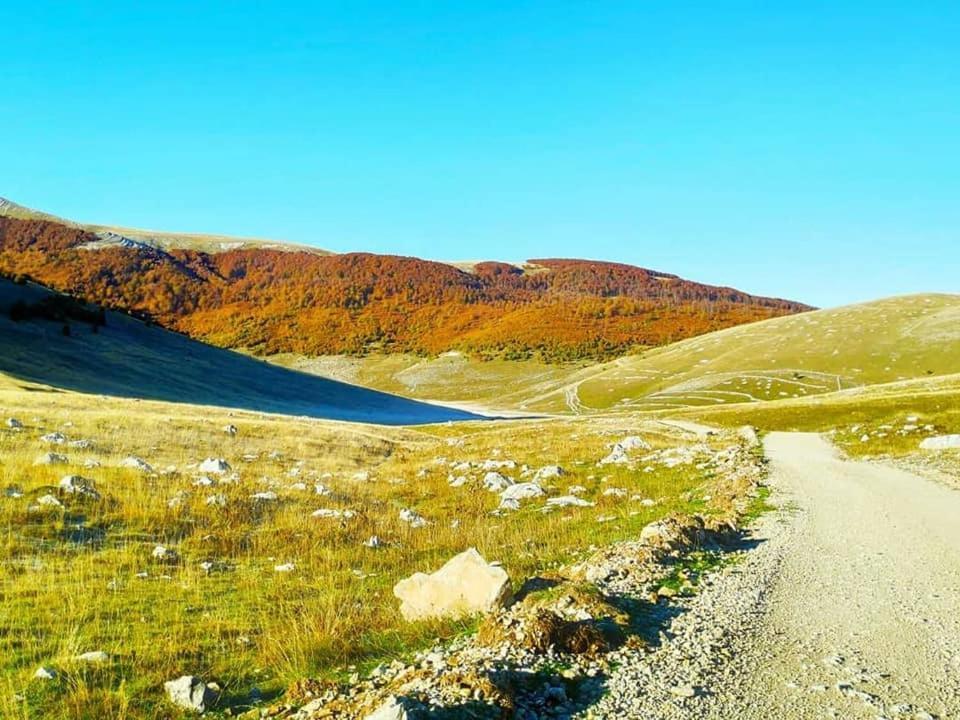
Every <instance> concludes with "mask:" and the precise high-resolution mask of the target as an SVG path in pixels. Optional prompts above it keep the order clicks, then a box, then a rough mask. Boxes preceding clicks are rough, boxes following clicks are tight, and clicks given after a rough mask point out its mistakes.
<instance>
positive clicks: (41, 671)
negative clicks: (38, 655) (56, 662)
mask: <svg viewBox="0 0 960 720" xmlns="http://www.w3.org/2000/svg"><path fill="white" fill-rule="evenodd" d="M33 677H34V679H36V680H56V679H57V671H56V670H54V669H53V668H52V667H47V666H46V665H41V666H40V667H38V668H37V671H36V672H35V673H34V674H33Z"/></svg>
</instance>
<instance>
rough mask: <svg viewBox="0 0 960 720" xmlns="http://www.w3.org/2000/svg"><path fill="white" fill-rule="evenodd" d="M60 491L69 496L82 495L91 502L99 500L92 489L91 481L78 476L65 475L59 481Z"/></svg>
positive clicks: (98, 494) (97, 494)
mask: <svg viewBox="0 0 960 720" xmlns="http://www.w3.org/2000/svg"><path fill="white" fill-rule="evenodd" d="M60 490H61V491H63V492H65V493H68V494H70V495H83V496H84V497H88V498H91V499H92V500H99V499H100V493H98V492H97V491H96V490H95V489H94V487H93V481H92V480H87V479H86V478H82V477H80V476H79V475H65V476H64V477H63V478H61V480H60Z"/></svg>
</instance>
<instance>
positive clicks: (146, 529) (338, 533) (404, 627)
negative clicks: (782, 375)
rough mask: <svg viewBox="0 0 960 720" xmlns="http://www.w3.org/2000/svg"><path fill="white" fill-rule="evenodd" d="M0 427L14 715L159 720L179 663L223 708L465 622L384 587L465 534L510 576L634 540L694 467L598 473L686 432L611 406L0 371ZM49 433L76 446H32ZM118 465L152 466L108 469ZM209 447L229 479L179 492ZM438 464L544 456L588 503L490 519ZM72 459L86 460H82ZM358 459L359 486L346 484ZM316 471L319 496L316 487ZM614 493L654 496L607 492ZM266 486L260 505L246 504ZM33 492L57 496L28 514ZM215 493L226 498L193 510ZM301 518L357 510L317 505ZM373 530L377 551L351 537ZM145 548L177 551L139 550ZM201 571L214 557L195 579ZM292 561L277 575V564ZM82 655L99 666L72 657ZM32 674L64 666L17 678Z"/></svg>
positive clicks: (681, 491) (3, 631) (682, 504)
mask: <svg viewBox="0 0 960 720" xmlns="http://www.w3.org/2000/svg"><path fill="white" fill-rule="evenodd" d="M8 417H16V418H18V419H19V420H21V421H22V422H23V424H24V426H25V427H24V428H23V429H22V430H17V431H15V430H11V429H8V428H6V427H5V426H4V427H3V428H2V429H0V492H2V493H3V495H2V496H0V528H2V530H3V536H2V545H0V560H2V563H0V567H2V574H0V591H2V593H3V603H2V605H0V648H2V650H3V655H2V657H3V661H2V663H3V677H4V681H3V684H4V687H2V688H0V715H2V716H3V717H11V718H39V717H44V718H47V717H65V718H101V717H127V718H160V717H170V716H171V714H173V715H175V714H176V713H175V711H173V710H172V709H171V708H170V707H169V706H168V705H167V704H166V702H165V700H164V698H163V691H162V683H163V681H165V680H168V679H171V678H174V677H177V676H179V675H181V674H185V673H191V674H197V675H201V676H204V677H206V678H208V679H213V680H216V681H217V682H219V683H220V684H221V685H222V686H223V688H224V698H225V699H224V702H223V707H226V706H228V705H231V704H232V705H234V706H237V705H242V704H243V703H244V702H246V699H247V697H248V696H249V694H250V693H251V691H252V690H254V688H257V689H258V690H259V691H260V692H261V693H262V694H263V696H264V697H265V698H267V699H269V698H270V697H271V696H273V695H275V694H276V693H278V692H279V691H281V690H282V688H283V687H285V686H286V685H287V684H288V683H289V682H290V681H292V680H295V679H297V678H300V677H303V676H305V675H311V674H327V673H333V672H336V671H337V669H338V668H343V667H345V666H348V665H351V664H358V663H363V662H368V661H373V660H376V659H380V658H384V657H389V656H391V655H396V654H400V653H404V652H405V651H407V650H409V649H411V648H413V647H416V646H418V645H422V644H424V643H427V642H429V641H431V640H432V639H433V638H435V637H445V636H449V635H451V634H453V633H457V632H462V631H463V630H464V629H465V628H467V627H469V623H462V622H461V623H420V624H412V625H410V624H405V623H403V622H402V620H401V619H400V617H399V614H398V612H397V601H396V600H395V599H394V598H393V597H392V593H391V588H392V586H393V584H394V583H395V582H396V580H398V579H399V578H401V577H403V576H406V575H408V574H410V573H411V572H412V571H414V570H429V569H433V568H435V567H437V566H438V565H439V564H440V563H441V562H442V561H444V560H445V559H447V558H449V557H450V556H451V555H452V554H454V553H457V552H460V551H462V550H463V549H465V548H466V547H469V546H476V547H477V548H478V549H479V550H480V551H481V552H482V553H483V554H484V555H485V556H486V557H487V558H488V559H491V560H494V559H496V560H500V561H502V562H503V563H504V565H505V566H506V567H507V568H508V570H509V571H510V572H511V575H512V576H513V577H514V578H515V579H516V580H517V581H518V582H519V581H522V580H523V579H524V578H525V577H527V576H529V575H530V574H533V573H535V572H539V571H542V570H545V569H548V568H551V567H555V566H556V565H558V564H560V563H563V562H568V561H570V560H572V559H575V558H576V557H579V556H580V555H581V554H582V553H584V552H587V551H588V550H589V549H590V547H591V546H597V545H602V544H605V543H608V542H612V541H614V540H617V539H620V538H623V537H630V536H634V535H635V534H636V533H637V532H638V531H639V529H640V528H641V527H642V526H643V525H644V524H646V523H647V522H650V521H651V520H653V519H655V518H657V517H660V516H662V515H664V514H666V513H668V512H672V511H676V510H682V511H692V510H694V509H703V508H704V507H705V503H704V502H703V501H702V500H698V499H697V497H698V496H699V495H700V494H701V493H691V491H693V490H696V489H697V488H699V487H701V486H703V485H705V484H706V483H707V482H708V481H709V476H710V471H709V469H697V468H696V467H695V466H694V465H692V464H690V465H683V466H680V467H676V468H672V469H668V468H666V467H662V466H657V468H656V470H655V471H652V472H646V473H645V472H640V471H631V470H628V469H626V468H623V467H604V468H597V467H596V466H595V463H596V461H597V459H599V458H600V457H602V456H604V455H605V454H606V453H607V446H608V445H609V444H610V443H612V442H614V441H616V440H618V439H620V438H622V437H623V436H625V435H630V434H641V435H643V436H644V437H645V438H646V439H647V440H649V441H650V442H651V443H652V444H653V445H654V446H655V447H667V446H672V445H676V444H679V443H681V442H683V441H682V440H681V439H679V438H678V436H677V432H676V430H672V429H669V428H666V427H665V426H662V425H658V424H656V423H650V422H649V421H645V420H643V419H642V418H640V417H639V416H631V415H627V414H620V415H610V416H603V417H599V416H595V417H592V418H590V419H589V420H587V419H578V418H570V419H550V420H528V421H509V422H488V423H466V424H459V425H443V426H431V427H426V428H420V429H417V430H416V431H413V430H407V429H402V428H391V429H384V428H379V427H374V426H361V425H346V424H338V423H330V422H322V421H313V420H303V419H296V418H286V417H280V416H267V415H261V414H253V413H242V412H235V413H233V412H229V411H226V410H223V409H212V408H201V407H193V406H185V405H171V404H164V403H154V402H146V401H143V402H138V401H131V400H119V399H115V398H112V399H107V398H102V397H94V396H88V395H81V394H75V393H63V392H59V391H54V390H51V389H50V388H44V387H42V386H24V385H22V384H17V383H13V382H11V381H8V380H3V379H0V421H3V422H5V421H6V419H7V418H8ZM228 423H229V424H233V425H235V426H236V427H237V428H238V433H237V434H236V436H235V437H231V436H230V435H228V434H227V433H225V432H224V430H223V427H224V426H225V425H227V424H228ZM55 431H59V432H62V433H63V434H64V435H66V436H67V438H68V440H90V441H91V442H92V443H93V445H94V446H93V447H92V448H91V449H86V450H82V449H77V448H73V447H69V446H67V445H49V444H47V443H44V442H43V441H42V440H41V439H40V438H41V436H42V435H44V434H45V433H50V432H55ZM713 442H716V443H722V442H725V440H724V439H722V438H721V439H717V440H714V441H713ZM48 451H52V452H59V453H63V454H65V455H67V456H68V458H69V464H66V465H59V466H48V465H37V464H35V460H36V459H37V457H38V456H39V455H41V454H42V453H44V452H48ZM131 455H133V456H138V457H141V458H143V459H144V460H146V461H147V462H148V463H150V464H151V465H152V466H153V468H154V469H155V471H156V472H155V473H152V474H151V473H144V472H141V471H138V470H136V469H132V468H124V467H119V466H118V465H119V463H120V461H121V460H122V459H123V458H125V457H127V456H131ZM207 457H220V458H225V459H226V460H227V461H228V462H229V463H230V464H231V466H232V468H233V470H234V471H235V473H236V475H237V477H236V478H235V479H234V480H233V481H231V482H222V481H221V482H219V483H218V484H217V485H215V486H212V487H199V486H196V485H195V484H194V483H195V482H196V480H197V479H198V478H199V477H200V476H201V475H202V473H200V472H199V471H198V470H197V469H196V466H195V465H196V463H198V462H200V461H202V460H203V459H204V458H207ZM439 458H447V459H448V460H458V461H460V460H463V461H484V460H487V459H492V458H493V459H495V458H501V459H506V458H509V459H512V460H515V461H516V463H517V464H518V465H522V464H528V465H530V466H531V467H532V468H539V467H542V466H544V465H549V464H558V465H561V466H562V467H564V468H565V469H566V470H567V471H568V472H569V474H568V475H566V476H564V477H562V478H560V479H557V480H551V481H549V482H550V483H552V484H554V485H556V486H557V492H558V493H560V494H563V493H565V492H566V489H567V487H568V486H570V485H574V484H577V485H582V486H584V487H585V488H586V490H585V492H584V494H583V497H584V498H586V499H588V500H591V501H595V502H596V505H595V507H589V508H574V509H564V510H558V511H555V512H551V513H547V514H544V513H542V512H540V507H541V506H542V503H539V502H537V501H528V503H526V504H525V505H524V507H523V508H522V509H521V510H520V511H517V512H512V513H508V514H505V515H503V516H496V515H492V514H491V511H492V510H494V509H495V508H496V506H497V503H498V500H499V498H498V496H497V495H496V494H495V493H492V492H489V491H487V490H484V489H483V488H482V487H480V486H479V484H478V480H479V478H481V477H482V475H483V472H481V471H478V470H476V469H474V470H473V471H472V472H471V473H470V474H471V475H472V476H473V478H475V482H474V484H471V485H470V486H468V487H462V488H452V487H450V485H449V484H448V479H447V478H448V473H449V472H450V468H449V466H448V464H445V463H442V462H441V461H440V460H439ZM87 459H94V460H96V461H97V462H99V466H98V467H89V468H87V467H84V462H85V461H86V460H87ZM361 471H362V472H366V473H369V478H368V479H365V480H364V479H359V478H357V477H355V475H356V473H358V472H361ZM504 472H505V473H507V474H509V475H512V476H514V477H518V472H519V471H513V470H506V471H504ZM73 473H75V474H79V475H82V476H83V477H86V478H89V479H90V480H92V481H93V483H94V484H95V486H96V489H97V491H98V492H99V493H100V496H101V497H100V499H98V500H93V499H82V498H78V497H74V496H70V495H64V494H62V493H58V491H57V490H56V486H57V484H58V483H59V481H60V478H61V477H62V476H64V475H66V474H73ZM299 483H303V485H302V486H301V485H299ZM316 483H322V484H324V485H326V486H327V487H329V488H330V490H331V491H332V493H333V494H332V495H329V496H320V495H318V494H316V492H315V488H314V486H315V484H316ZM610 487H621V488H624V489H625V490H627V491H628V493H629V496H633V495H636V496H637V498H640V497H643V498H652V499H654V500H656V501H657V504H656V505H655V506H652V507H650V506H644V505H642V504H641V503H640V502H638V501H636V500H633V501H631V500H628V499H626V498H621V497H609V496H605V495H603V490H604V489H607V488H610ZM8 490H9V492H8ZM267 491H269V492H275V493H276V494H277V499H276V500H266V501H257V500H255V499H253V498H252V495H253V494H255V493H258V492H267ZM21 493H22V495H21ZM45 494H53V495H55V496H57V497H58V498H59V500H60V501H61V502H62V503H63V507H62V508H59V507H48V506H40V505H38V503H37V500H38V499H39V498H40V497H42V496H43V495H45ZM218 494H219V495H222V496H223V497H224V499H225V501H226V505H225V506H223V507H221V506H217V505H208V504H207V498H208V497H210V496H212V495H218ZM174 498H179V500H178V501H177V502H174V503H173V505H172V506H171V500H173V499H174ZM319 508H332V509H341V510H351V511H352V512H354V513H355V516H354V517H351V518H349V519H347V520H337V519H329V518H316V517H313V516H312V515H311V514H312V512H313V511H315V510H317V509H319ZM404 508H411V509H413V510H415V511H416V512H418V513H420V514H421V515H422V516H423V517H425V518H426V519H427V520H428V521H429V523H430V524H429V525H427V526H426V527H423V528H419V529H413V528H411V527H410V526H409V525H407V524H405V523H404V522H402V521H401V520H400V518H399V512H400V510H401V509H404ZM600 519H603V520H604V521H603V522H598V520H600ZM454 521H456V522H454ZM372 535H377V536H379V537H380V538H381V539H382V540H383V541H384V543H385V545H384V546H383V547H381V548H376V549H372V548H368V547H365V546H364V544H363V543H364V541H365V540H367V539H368V538H369V537H371V536H372ZM158 544H159V545H163V546H165V547H168V548H172V549H174V550H175V551H176V552H177V553H178V554H179V556H180V559H179V561H178V562H177V563H175V564H164V563H160V562H158V561H156V560H154V559H153V558H152V557H151V553H152V551H153V549H154V547H155V546H156V545H158ZM202 562H212V563H214V566H213V569H212V571H207V570H204V569H203V568H202V566H201V563H202ZM288 563H292V564H293V570H292V571H289V572H277V571H276V570H275V567H276V566H278V565H285V564H288ZM91 650H103V651H106V652H107V653H109V654H110V656H111V660H110V661H109V662H108V663H105V664H103V665H89V664H83V663H79V662H77V661H76V660H75V659H74V658H75V657H76V656H77V655H78V654H79V653H82V652H86V651H91ZM40 665H48V666H51V667H54V668H56V669H57V670H58V672H59V673H60V677H59V678H58V679H57V680H55V681H46V682H44V681H38V680H32V679H31V677H32V675H33V673H34V671H35V670H36V669H37V667H38V666H40Z"/></svg>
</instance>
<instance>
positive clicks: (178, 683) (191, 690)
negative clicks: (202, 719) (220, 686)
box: [163, 675, 216, 713]
mask: <svg viewBox="0 0 960 720" xmlns="http://www.w3.org/2000/svg"><path fill="white" fill-rule="evenodd" d="M163 688H164V689H165V690H166V691H167V697H168V698H170V702H172V703H173V704H174V705H176V706H177V707H181V708H183V709H185V710H193V711H194V712H198V713H203V712H206V711H207V709H208V708H209V707H210V706H211V705H212V704H213V702H214V701H215V700H216V693H214V691H213V690H212V689H210V687H208V686H207V684H206V683H205V682H203V680H201V679H200V678H198V677H194V676H193V675H184V676H182V677H179V678H177V679H176V680H168V681H167V682H165V683H164V684H163Z"/></svg>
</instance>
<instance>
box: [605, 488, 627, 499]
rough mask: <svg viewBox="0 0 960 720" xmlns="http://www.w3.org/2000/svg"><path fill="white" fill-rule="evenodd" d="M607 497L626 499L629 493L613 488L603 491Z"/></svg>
mask: <svg viewBox="0 0 960 720" xmlns="http://www.w3.org/2000/svg"><path fill="white" fill-rule="evenodd" d="M603 495H604V496H605V497H626V496H627V491H626V490H624V489H623V488H618V487H612V488H607V489H606V490H604V491H603Z"/></svg>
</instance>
